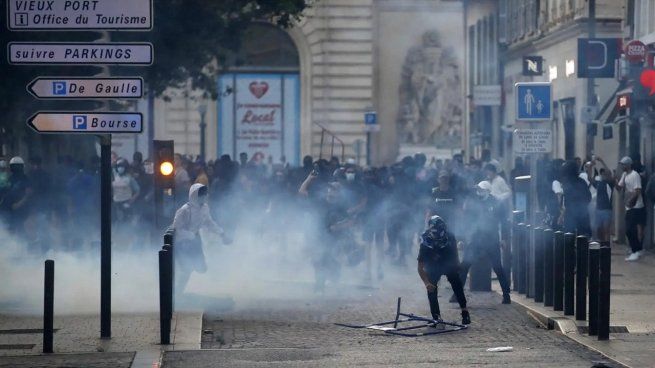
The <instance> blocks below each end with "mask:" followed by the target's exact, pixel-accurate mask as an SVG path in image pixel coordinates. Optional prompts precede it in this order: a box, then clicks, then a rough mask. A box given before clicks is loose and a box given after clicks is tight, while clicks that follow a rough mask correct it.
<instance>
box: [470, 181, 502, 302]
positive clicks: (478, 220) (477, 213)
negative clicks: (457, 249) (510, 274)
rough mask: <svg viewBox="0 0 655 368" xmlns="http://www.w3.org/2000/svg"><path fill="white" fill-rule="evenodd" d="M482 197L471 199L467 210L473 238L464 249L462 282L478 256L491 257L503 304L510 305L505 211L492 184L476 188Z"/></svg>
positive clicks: (480, 257) (486, 183)
mask: <svg viewBox="0 0 655 368" xmlns="http://www.w3.org/2000/svg"><path fill="white" fill-rule="evenodd" d="M476 193H477V197H478V198H471V200H469V201H467V203H466V204H465V211H466V213H467V215H468V217H467V218H468V219H469V221H468V222H467V223H468V224H470V226H469V229H471V230H472V231H471V232H470V241H469V242H468V245H467V246H466V249H465V251H464V260H463V261H462V264H461V266H460V275H461V278H462V285H464V284H466V277H467V276H468V271H469V269H470V268H471V265H472V264H473V263H474V262H476V261H477V260H478V259H483V258H487V259H489V260H490V261H491V266H492V268H493V270H494V272H495V273H496V277H497V278H498V282H499V283H500V287H501V289H502V290H503V304H510V303H511V299H510V296H509V293H510V289H509V281H508V280H507V276H506V273H505V271H504V270H503V265H502V262H501V256H500V237H499V231H500V227H501V222H502V221H503V219H504V217H503V212H502V208H501V206H500V204H499V203H498V200H497V199H495V198H494V197H493V196H492V195H491V184H490V183H489V182H488V181H481V182H480V183H478V185H477V187H476Z"/></svg>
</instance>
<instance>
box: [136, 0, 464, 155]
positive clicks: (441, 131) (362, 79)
mask: <svg viewBox="0 0 655 368" xmlns="http://www.w3.org/2000/svg"><path fill="white" fill-rule="evenodd" d="M462 9H463V6H462V2H461V1H446V0H320V1H316V2H314V4H313V6H312V7H311V8H310V9H308V10H307V12H306V16H305V17H304V18H303V19H302V21H301V22H300V23H299V24H297V25H296V26H294V27H292V28H290V29H287V30H275V32H277V31H279V32H283V33H285V34H286V35H287V36H288V38H289V41H290V42H291V44H292V45H293V47H294V48H295V50H296V51H297V63H296V64H295V65H293V63H289V64H285V65H272V66H271V67H270V68H269V67H267V65H265V64H258V65H251V67H249V68H237V69H235V70H232V71H231V72H232V73H233V74H235V75H236V76H235V77H234V79H233V81H230V80H229V78H227V77H226V76H222V77H223V78H224V79H223V84H222V85H221V87H220V88H223V90H222V91H219V92H220V93H222V97H220V98H219V101H202V100H200V99H199V98H198V97H197V92H194V91H184V90H176V91H171V93H170V95H171V96H173V97H172V98H171V99H170V100H168V101H164V100H156V101H155V104H154V116H155V125H154V137H155V138H157V139H174V140H175V143H176V151H178V152H181V153H184V154H191V155H197V154H198V153H199V152H200V119H201V116H200V113H199V110H198V107H199V105H202V104H207V107H208V108H207V111H206V113H205V121H206V124H207V127H206V132H205V134H206V152H207V157H208V158H215V157H217V156H218V155H220V154H224V153H229V154H234V153H238V152H237V151H238V150H240V149H241V148H242V147H248V146H249V145H248V144H246V145H245V146H243V145H239V144H241V143H238V144H236V145H235V147H231V146H230V147H228V148H226V144H228V143H229V142H228V140H229V139H228V138H229V137H227V136H226V134H228V135H230V134H231V136H232V137H234V139H235V140H236V141H238V140H239V139H243V140H246V141H253V140H254V141H259V140H268V141H266V142H268V143H261V142H260V143H261V144H259V143H257V144H252V145H253V146H258V145H259V146H265V145H267V144H269V143H271V146H270V147H273V146H275V147H278V146H279V143H277V141H275V140H276V139H278V138H277V137H282V138H281V139H282V140H283V143H282V145H283V146H285V147H287V148H282V149H281V150H280V149H277V148H275V149H277V151H276V150H272V151H270V152H272V153H271V156H273V160H274V161H277V160H278V157H275V156H276V153H279V152H281V154H283V155H285V156H289V157H285V158H286V159H287V160H288V161H289V162H292V163H297V162H299V160H301V158H302V156H304V155H307V154H312V155H313V156H315V157H318V156H323V157H328V156H330V155H336V156H341V153H342V152H343V156H344V158H349V157H353V158H358V159H359V160H360V163H362V164H364V163H365V162H366V156H367V151H368V153H369V154H370V161H371V162H372V163H375V164H381V163H389V162H392V161H394V160H395V159H396V158H397V156H398V154H399V152H400V151H401V146H411V147H414V146H417V147H419V148H416V149H420V148H421V147H424V149H427V150H433V151H435V152H436V151H437V149H438V148H439V149H450V150H453V149H459V148H460V147H461V141H462V136H463V132H462V115H463V112H462V111H463V106H462V103H461V98H460V97H461V83H462V82H461V77H460V71H461V68H462V65H463V57H464V55H463V52H462V45H463V18H462ZM271 32H274V31H271ZM278 76H282V77H280V78H282V80H283V81H284V82H282V83H281V84H280V83H278V82H276V81H277V79H276V78H278ZM290 76H291V77H290ZM239 78H253V79H252V81H250V80H244V81H241V82H240V79H239ZM267 78H268V79H267ZM288 78H291V79H290V80H289V79H288ZM219 82H220V81H219ZM232 83H236V84H232ZM283 85H284V86H283ZM246 86H249V87H248V88H250V89H251V91H250V92H253V89H254V90H256V91H257V94H261V93H262V91H263V90H266V91H265V92H264V95H262V96H259V97H258V96H257V95H256V94H253V93H251V94H250V95H249V94H248V93H247V91H245V92H244V89H245V88H246ZM278 86H280V87H279V88H281V89H279V90H278V89H277V88H278ZM296 89H297V91H296ZM292 90H293V93H291V91H292ZM276 91H277V92H276ZM240 92H243V94H240ZM242 98H244V99H245V100H242ZM267 98H269V100H266V99H267ZM265 100H266V101H267V102H264V101H265ZM142 105H143V104H142ZM141 107H142V110H143V111H145V110H147V109H144V108H145V107H146V106H141ZM248 107H250V108H252V109H253V111H254V112H251V115H248V116H250V117H252V116H261V117H262V119H265V117H266V116H268V117H269V118H270V119H272V120H271V121H270V122H269V125H268V126H267V127H268V128H270V129H267V130H266V134H267V136H266V137H262V136H261V132H263V131H264V130H262V129H248V130H247V131H246V130H244V129H241V128H240V127H239V126H238V124H240V123H241V122H244V121H245V120H248V119H245V120H244V115H240V114H242V112H241V110H242V109H247V108H248ZM264 108H267V109H269V110H270V111H269V110H266V111H264V110H262V109H264ZM257 109H260V110H257ZM276 109H277V110H276ZM372 110H373V111H376V112H377V121H378V123H379V125H380V129H379V131H377V132H372V133H371V134H370V147H369V149H368V150H367V149H366V140H367V133H366V131H365V127H364V114H365V113H366V112H367V111H372ZM244 111H245V110H244ZM257 111H261V114H259V115H258V113H257ZM244 114H247V112H244ZM279 115H284V117H283V118H279ZM276 119H282V120H283V121H279V120H276ZM273 120H275V121H274V122H273ZM226 124H234V128H231V127H230V126H229V125H228V126H226ZM250 128H252V126H251V127H250ZM232 129H233V130H232ZM417 132H418V133H420V134H418V135H416V134H414V133H417ZM246 133H247V134H246ZM251 133H252V134H251ZM257 134H259V136H254V135H257ZM412 135H414V138H411V136H412ZM424 136H425V137H427V138H423V137H424ZM274 141H275V142H274ZM332 142H334V145H333V144H332ZM341 143H343V146H342V144H341ZM128 145H129V144H128ZM289 145H291V146H289ZM237 146H238V147H237Z"/></svg>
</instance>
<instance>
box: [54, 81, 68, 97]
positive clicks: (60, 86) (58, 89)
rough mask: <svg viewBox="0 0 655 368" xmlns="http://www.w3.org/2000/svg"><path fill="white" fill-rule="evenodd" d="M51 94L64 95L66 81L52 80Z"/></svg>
mask: <svg viewBox="0 0 655 368" xmlns="http://www.w3.org/2000/svg"><path fill="white" fill-rule="evenodd" d="M52 94H53V95H55V96H65V95H66V82H52Z"/></svg>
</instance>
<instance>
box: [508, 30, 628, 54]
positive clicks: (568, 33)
mask: <svg viewBox="0 0 655 368" xmlns="http://www.w3.org/2000/svg"><path fill="white" fill-rule="evenodd" d="M587 30H588V29H587V22H586V21H585V22H579V21H576V22H571V23H569V24H566V25H563V26H561V27H558V28H556V29H554V30H551V31H548V32H547V33H542V34H540V35H537V36H533V37H531V38H528V39H525V40H522V41H519V42H515V43H513V44H512V45H510V46H509V48H507V49H506V51H505V59H506V60H511V59H514V58H517V57H523V55H527V54H529V53H534V52H535V51H538V50H543V49H546V48H549V47H551V46H554V45H556V44H558V43H561V42H564V41H567V40H571V39H577V38H581V37H586V36H587ZM596 34H597V36H598V37H603V36H607V35H616V37H617V38H622V35H623V32H622V25H621V22H620V21H611V22H610V21H605V22H599V23H598V24H597V25H596Z"/></svg>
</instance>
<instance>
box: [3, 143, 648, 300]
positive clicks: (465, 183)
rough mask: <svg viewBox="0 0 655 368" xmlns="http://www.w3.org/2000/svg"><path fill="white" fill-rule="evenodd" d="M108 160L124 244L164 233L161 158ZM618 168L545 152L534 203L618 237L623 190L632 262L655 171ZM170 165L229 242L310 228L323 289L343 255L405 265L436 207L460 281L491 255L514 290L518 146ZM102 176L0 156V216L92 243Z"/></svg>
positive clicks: (92, 167)
mask: <svg viewBox="0 0 655 368" xmlns="http://www.w3.org/2000/svg"><path fill="white" fill-rule="evenodd" d="M112 165H113V170H112V201H113V207H112V217H113V223H114V232H115V237H114V239H116V241H115V244H116V245H118V246H121V247H126V248H128V249H139V250H146V251H147V250H149V249H151V248H152V249H156V248H153V247H158V246H159V240H157V241H149V236H150V232H148V231H147V230H145V229H148V228H151V227H152V226H153V222H154V217H155V216H154V215H155V214H154V206H153V205H152V203H153V197H154V194H153V193H154V192H153V165H152V162H151V161H149V160H144V159H143V156H142V154H141V153H139V152H136V153H135V154H134V156H133V157H132V161H131V162H129V161H128V160H126V159H124V158H120V157H118V156H117V155H115V154H114V155H113V156H112ZM621 168H622V172H621V173H615V172H612V170H610V169H609V168H608V167H607V165H606V164H605V162H604V161H603V160H602V159H601V158H600V157H592V158H589V159H588V160H586V161H585V162H583V161H582V160H577V161H576V160H571V161H564V160H539V161H538V164H537V170H538V178H539V181H538V193H537V196H538V203H539V208H540V210H541V212H542V213H543V214H544V221H545V222H546V223H547V225H548V226H550V227H551V228H553V229H556V230H559V229H562V230H564V231H567V232H573V233H576V234H578V235H588V236H590V237H593V238H596V239H598V240H600V241H609V240H610V233H611V229H612V226H611V224H612V218H613V216H614V214H613V212H614V211H613V206H612V201H613V197H614V193H615V191H616V190H621V191H623V192H624V194H625V195H624V197H625V210H626V214H625V220H626V236H627V239H628V242H629V244H630V247H631V253H630V255H629V257H628V258H627V260H629V261H635V260H637V259H639V257H640V256H641V255H642V249H643V244H642V243H643V233H644V231H643V230H644V225H645V220H646V213H645V207H644V203H645V202H644V196H645V194H646V193H649V195H650V193H651V192H654V191H655V181H654V180H650V182H649V183H648V184H647V183H646V182H647V181H646V179H645V177H644V175H643V169H642V167H641V164H640V163H639V162H638V161H635V160H633V159H631V158H630V157H625V158H623V159H622V160H621ZM174 175H175V193H174V194H175V196H174V198H175V202H176V203H175V204H174V206H175V208H180V207H182V205H184V204H185V203H187V202H188V203H190V204H193V201H199V199H198V198H203V199H204V198H206V199H204V200H205V201H206V202H207V204H208V205H207V207H208V209H209V210H208V211H209V212H208V215H209V219H211V220H212V221H215V224H216V228H217V229H220V231H219V233H220V234H221V235H222V236H223V240H224V242H225V243H231V242H232V240H234V239H235V236H237V235H238V231H239V230H240V229H246V230H247V231H251V232H255V231H256V232H260V233H261V234H266V235H267V236H269V237H268V239H270V240H269V242H270V243H275V244H276V246H278V247H279V248H280V249H281V250H282V251H283V252H284V251H285V247H286V241H287V240H286V239H287V236H288V232H289V229H301V232H302V233H303V234H304V237H305V238H304V239H305V243H306V246H307V247H309V248H311V250H312V251H311V252H310V254H311V258H312V259H311V261H312V265H313V267H314V270H315V278H316V285H315V287H316V290H317V291H321V290H323V289H324V288H325V286H326V284H327V283H329V282H338V281H339V278H340V274H341V271H342V270H343V268H345V267H351V268H356V267H359V265H361V264H363V266H362V267H361V269H363V270H364V275H363V277H364V278H365V280H372V279H373V278H377V279H383V278H384V274H385V268H386V267H389V266H395V267H401V268H404V267H407V266H408V265H409V263H408V261H409V260H410V259H414V256H415V254H417V253H418V248H419V246H420V244H421V242H422V240H421V239H422V238H421V234H423V232H424V230H425V227H426V224H427V223H428V220H429V219H430V218H431V216H434V215H438V216H439V217H440V218H441V219H443V221H444V223H446V224H448V230H449V232H451V233H452V234H453V237H454V238H455V239H457V246H458V247H459V248H460V249H463V253H462V259H461V260H460V261H461V264H460V265H459V266H458V267H459V273H460V277H461V280H462V282H465V281H466V274H467V272H468V268H469V267H470V266H471V264H472V263H474V262H475V261H476V260H477V259H480V258H482V257H484V258H486V259H489V260H490V261H491V263H492V265H493V269H494V271H495V273H496V274H497V275H498V279H499V281H500V283H501V286H502V289H503V291H504V292H505V299H506V301H509V281H508V280H506V277H505V272H504V271H503V268H502V263H501V249H502V247H503V246H506V245H507V244H506V241H505V240H506V239H507V238H508V234H509V226H508V225H509V223H510V220H511V217H512V216H511V211H512V210H513V209H514V207H513V198H514V197H513V189H515V188H514V187H515V186H516V185H517V184H516V180H515V178H517V177H520V176H524V175H529V170H528V167H527V165H526V164H525V163H524V162H523V160H522V159H521V158H520V157H519V158H517V159H516V161H515V163H514V168H513V169H512V170H511V172H510V173H509V174H507V173H506V172H505V171H504V170H503V166H502V165H501V164H500V163H499V162H498V161H496V160H493V159H491V157H490V154H489V152H488V151H487V152H484V153H483V155H482V159H481V160H475V159H470V160H469V162H468V163H465V162H464V160H463V157H462V155H460V154H456V155H454V156H453V157H452V159H449V160H437V159H434V158H433V159H431V160H430V161H429V162H428V160H427V157H426V156H425V155H423V154H420V153H419V154H416V155H414V156H407V157H404V158H403V159H402V160H400V161H399V162H396V163H394V164H392V165H389V166H381V167H362V166H360V165H357V164H356V162H355V161H354V160H353V159H348V160H346V161H345V162H340V160H339V159H338V158H337V157H331V158H330V159H329V160H328V159H324V158H320V159H318V160H315V159H314V158H313V157H311V156H306V157H304V158H303V160H302V164H301V165H300V166H299V167H292V166H291V165H289V164H288V163H287V162H286V160H285V158H284V157H282V158H280V159H279V160H278V162H276V163H274V162H273V159H272V158H271V157H268V158H266V157H265V156H263V155H262V154H255V155H254V156H253V157H250V158H249V157H248V155H247V154H246V153H241V154H240V155H239V157H238V160H233V159H232V158H231V157H230V156H229V155H224V156H221V157H220V158H219V159H217V160H214V161H208V162H203V161H202V160H200V158H197V159H195V160H192V159H191V158H190V157H185V156H183V155H180V154H176V155H175V174H174ZM99 187H100V185H99V160H98V159H97V158H95V157H94V158H92V159H91V160H89V161H88V162H76V161H74V160H72V159H71V158H69V157H62V158H60V159H59V160H58V163H57V165H56V166H55V167H54V170H51V171H50V170H45V169H44V168H43V165H42V159H41V158H40V157H30V158H29V160H27V162H24V160H23V159H22V158H20V157H13V158H11V159H7V160H0V217H1V218H2V220H3V223H5V224H6V225H7V226H8V229H9V231H10V232H11V233H12V234H13V235H14V236H15V237H16V238H17V239H21V240H24V241H25V242H26V244H28V249H29V250H31V251H38V252H42V253H45V252H47V251H48V250H50V249H63V250H72V251H77V250H84V249H93V246H94V243H95V242H97V241H98V239H99V234H98V233H99V232H98V228H99V210H98V208H99V202H100V201H99V197H100V195H99V194H100V191H99ZM192 188H194V190H190V189H192ZM642 188H644V189H643V190H642ZM189 192H191V193H192V196H195V197H193V198H195V199H189V198H190V197H189ZM654 194H655V193H654ZM198 203H199V202H198ZM172 213H173V212H171V216H170V220H171V222H172V217H173V216H172ZM203 216H204V215H203ZM178 227H179V226H178ZM80 229H86V231H80ZM197 231H198V227H195V228H194V232H196V234H195V235H194V236H195V237H197V236H198V234H197ZM153 244H155V245H153ZM198 256H200V257H202V246H200V253H199V254H198ZM190 267H191V266H190ZM192 268H193V267H192ZM202 268H203V267H202V265H201V266H199V267H198V268H197V269H198V270H201V269H202Z"/></svg>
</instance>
